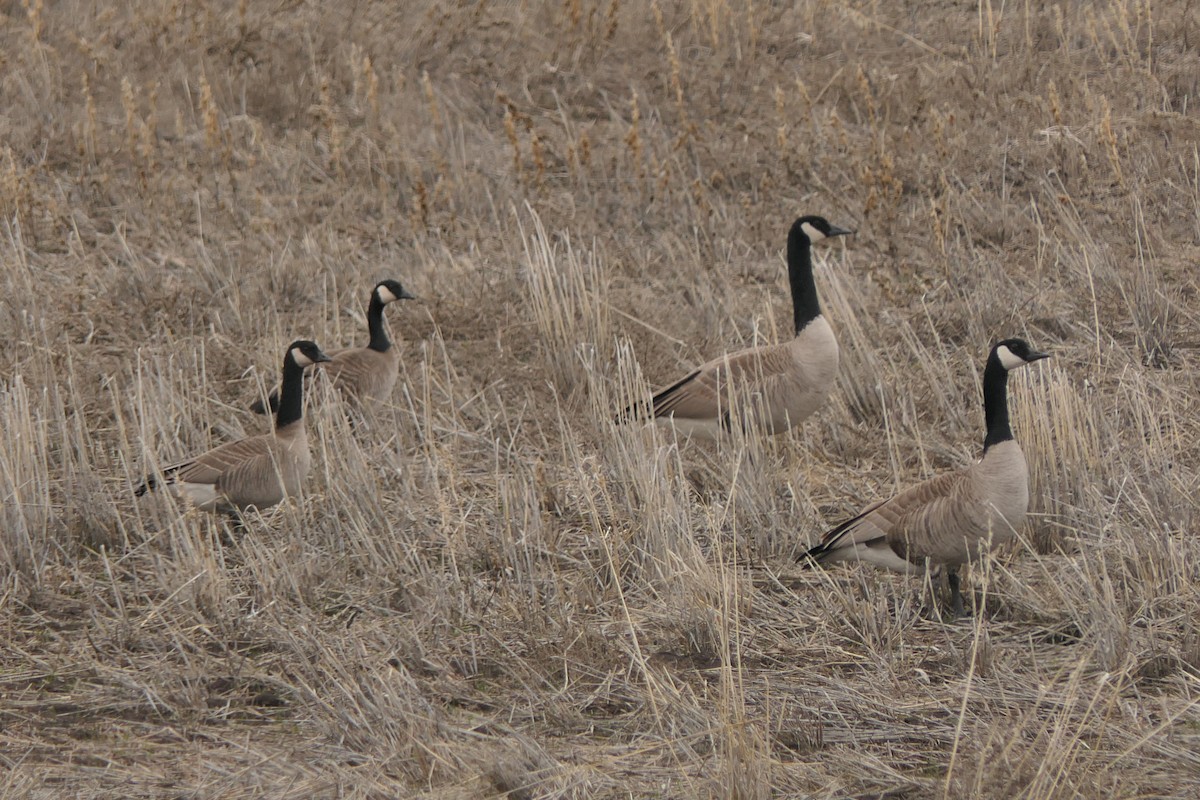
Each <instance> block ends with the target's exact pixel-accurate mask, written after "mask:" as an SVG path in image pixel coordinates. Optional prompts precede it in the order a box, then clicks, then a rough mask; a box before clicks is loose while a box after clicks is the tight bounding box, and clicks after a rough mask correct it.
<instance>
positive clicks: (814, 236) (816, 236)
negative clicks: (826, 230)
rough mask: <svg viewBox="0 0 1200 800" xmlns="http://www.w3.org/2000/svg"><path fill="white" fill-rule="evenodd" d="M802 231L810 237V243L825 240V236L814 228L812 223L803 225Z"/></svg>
mask: <svg viewBox="0 0 1200 800" xmlns="http://www.w3.org/2000/svg"><path fill="white" fill-rule="evenodd" d="M800 230H802V231H804V235H805V236H807V237H808V240H809V241H810V242H819V241H821V240H822V239H824V238H825V234H823V233H821V232H820V231H819V230H817V229H816V228H815V227H813V225H812V223H810V222H803V223H801V224H800Z"/></svg>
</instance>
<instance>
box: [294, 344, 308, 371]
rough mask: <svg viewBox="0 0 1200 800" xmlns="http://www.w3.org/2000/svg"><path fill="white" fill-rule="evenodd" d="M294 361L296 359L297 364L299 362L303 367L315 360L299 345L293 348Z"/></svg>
mask: <svg viewBox="0 0 1200 800" xmlns="http://www.w3.org/2000/svg"><path fill="white" fill-rule="evenodd" d="M292 361H295V362H296V363H297V364H299V365H300V366H302V367H307V366H309V365H310V364H312V363H313V360H312V359H311V358H309V357H308V356H306V355H304V351H303V350H301V349H300V348H299V347H293V348H292Z"/></svg>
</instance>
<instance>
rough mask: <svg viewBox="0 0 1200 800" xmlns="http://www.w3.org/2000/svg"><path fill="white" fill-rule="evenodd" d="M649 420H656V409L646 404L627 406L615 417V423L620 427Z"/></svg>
mask: <svg viewBox="0 0 1200 800" xmlns="http://www.w3.org/2000/svg"><path fill="white" fill-rule="evenodd" d="M649 419H654V407H653V406H652V405H651V404H650V403H646V402H641V403H634V404H633V405H630V406H626V407H625V408H624V409H622V410H621V411H618V412H617V413H616V414H615V415H613V422H615V423H617V424H618V425H628V424H629V423H631V422H640V421H643V420H649Z"/></svg>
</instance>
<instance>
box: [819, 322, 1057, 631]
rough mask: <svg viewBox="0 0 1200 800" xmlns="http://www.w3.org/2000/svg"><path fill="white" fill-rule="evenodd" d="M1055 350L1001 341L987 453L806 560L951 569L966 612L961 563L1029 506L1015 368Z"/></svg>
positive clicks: (998, 539)
mask: <svg viewBox="0 0 1200 800" xmlns="http://www.w3.org/2000/svg"><path fill="white" fill-rule="evenodd" d="M1049 357H1050V354H1049V353H1039V352H1037V351H1035V350H1033V349H1032V348H1031V347H1030V346H1029V344H1028V343H1027V342H1025V341H1024V340H1023V339H1005V340H1004V341H1001V342H997V343H996V344H995V345H994V346H993V347H992V350H991V352H990V353H989V354H988V358H987V364H986V366H985V367H984V370H983V410H984V418H985V421H986V423H987V434H986V436H985V437H984V440H983V457H982V458H981V459H980V460H979V461H977V462H975V463H974V464H972V465H971V466H969V467H966V468H965V469H961V470H958V471H957V472H951V473H947V474H944V475H938V476H937V477H934V478H930V479H929V480H927V481H925V482H923V483H919V484H917V485H916V486H912V487H910V488H908V489H907V490H905V491H903V492H901V493H900V494H898V495H896V496H895V497H892V498H890V499H888V500H884V501H882V502H879V503H875V504H874V505H872V506H868V507H867V508H866V509H864V510H863V511H862V512H861V513H860V514H858V515H857V516H855V517H852V518H851V519H848V520H846V521H845V522H843V523H841V524H840V525H838V526H837V527H835V528H833V530H831V531H829V532H828V533H826V534H825V535H824V536H823V537H822V538H821V542H820V544H818V545H817V546H816V547H813V548H812V549H811V550H809V551H808V552H807V553H805V554H804V555H803V556H801V560H802V561H803V562H804V563H805V564H808V565H811V564H813V563H814V562H815V563H822V564H831V563H834V562H837V561H862V562H864V563H867V564H871V565H873V566H876V567H882V568H884V569H890V570H894V571H897V572H905V573H913V572H917V571H919V570H921V569H922V568H924V567H926V566H927V565H933V566H934V567H935V571H940V570H941V569H942V568H944V569H945V571H946V580H947V583H948V584H949V586H950V602H951V608H952V611H953V613H954V615H955V616H956V617H959V616H962V613H963V598H962V592H961V590H960V586H959V577H958V568H959V567H960V566H961V565H962V564H964V563H966V562H967V561H970V560H972V559H975V558H977V557H978V556H979V555H980V553H982V552H983V551H984V550H985V549H987V548H988V547H994V546H998V545H1001V544H1003V543H1005V542H1007V541H1010V540H1011V539H1012V538H1013V537H1014V536H1015V535H1016V530H1017V527H1018V526H1020V524H1021V522H1022V521H1023V520H1024V519H1025V512H1026V510H1027V509H1028V507H1029V469H1028V467H1027V466H1026V464H1025V454H1024V453H1022V452H1021V446H1020V445H1018V444H1017V441H1016V439H1014V438H1013V432H1012V427H1011V426H1010V425H1009V421H1008V373H1009V372H1011V371H1012V370H1014V369H1019V368H1020V367H1024V366H1025V365H1027V364H1032V363H1033V362H1034V361H1040V360H1041V359H1043V358H1049Z"/></svg>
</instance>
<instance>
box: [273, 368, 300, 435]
mask: <svg viewBox="0 0 1200 800" xmlns="http://www.w3.org/2000/svg"><path fill="white" fill-rule="evenodd" d="M303 416H304V367H302V366H300V365H299V364H297V363H296V362H295V361H293V360H292V355H291V353H288V355H287V357H286V358H284V359H283V383H282V384H281V385H280V387H279V410H278V411H276V412H275V427H276V428H282V427H284V426H286V425H291V424H292V423H293V422H298V421H299V420H300V419H301V418H302V417H303Z"/></svg>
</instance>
